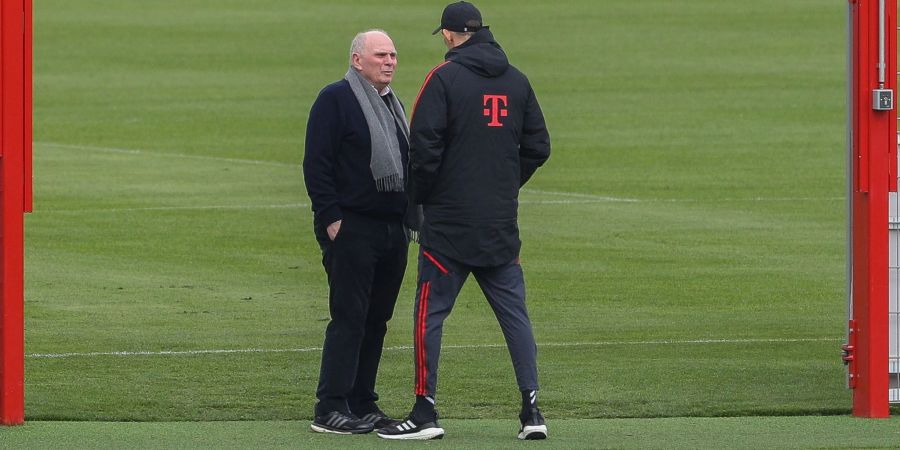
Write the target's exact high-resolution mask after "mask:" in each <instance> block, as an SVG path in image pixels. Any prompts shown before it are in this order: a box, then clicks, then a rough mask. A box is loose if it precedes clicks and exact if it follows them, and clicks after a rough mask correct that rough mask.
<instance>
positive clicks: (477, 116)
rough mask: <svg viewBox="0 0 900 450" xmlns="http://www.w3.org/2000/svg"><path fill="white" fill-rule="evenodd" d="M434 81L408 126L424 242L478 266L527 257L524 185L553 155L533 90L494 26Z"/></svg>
mask: <svg viewBox="0 0 900 450" xmlns="http://www.w3.org/2000/svg"><path fill="white" fill-rule="evenodd" d="M445 59H446V61H445V62H444V63H442V64H441V65H439V66H437V67H436V68H434V69H433V70H432V71H431V72H430V73H429V74H428V76H427V77H426V79H425V83H424V84H423V86H422V89H421V91H420V92H419V96H418V97H417V99H416V104H415V106H414V110H413V115H412V122H411V124H410V150H409V160H410V183H411V185H410V187H409V191H410V193H411V195H412V200H413V201H414V202H415V203H416V204H421V205H423V211H424V223H423V224H422V230H421V237H420V239H421V243H422V245H423V246H425V247H428V248H432V249H434V250H436V251H438V252H439V253H442V254H443V255H445V256H447V257H450V258H452V259H455V260H457V261H460V262H462V263H465V264H467V265H470V266H476V267H492V266H498V265H502V264H506V263H509V262H511V261H513V260H514V259H516V258H517V257H518V255H519V249H520V247H521V242H520V240H519V227H518V221H517V216H518V203H519V201H518V197H519V188H521V187H522V185H524V184H525V182H526V181H528V179H529V178H530V177H531V175H532V174H533V173H534V172H535V171H536V170H537V168H538V167H540V166H541V165H542V164H543V163H544V161H546V160H547V158H549V157H550V135H549V133H548V132H547V127H546V125H545V123H544V116H543V113H542V112H541V108H540V106H539V105H538V102H537V98H535V95H534V91H533V90H532V89H531V84H530V83H529V82H528V79H527V78H526V77H525V75H524V74H522V73H521V72H519V70H518V69H516V68H515V67H513V66H512V65H510V64H509V60H508V59H507V57H506V54H505V53H504V52H503V50H502V49H501V48H500V45H499V44H497V42H495V41H494V37H493V35H492V34H491V32H490V31H489V30H487V29H482V30H480V31H478V32H476V33H475V34H474V35H473V36H472V37H471V38H469V40H468V41H466V42H465V43H464V44H462V45H460V46H458V47H456V48H454V49H452V50H450V51H449V52H448V53H447V55H446V57H445Z"/></svg>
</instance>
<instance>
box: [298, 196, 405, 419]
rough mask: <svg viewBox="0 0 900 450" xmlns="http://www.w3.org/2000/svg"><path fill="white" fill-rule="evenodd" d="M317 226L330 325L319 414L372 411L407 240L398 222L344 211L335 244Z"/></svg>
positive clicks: (319, 397)
mask: <svg viewBox="0 0 900 450" xmlns="http://www.w3.org/2000/svg"><path fill="white" fill-rule="evenodd" d="M325 226H327V224H316V225H315V229H316V238H317V240H318V241H319V245H320V246H321V247H322V265H324V266H325V273H326V274H327V275H328V287H329V290H330V292H329V297H328V304H329V309H330V311H331V321H330V322H328V326H327V328H326V329H325V344H324V345H323V348H322V365H321V369H320V372H319V387H318V389H317V390H316V397H317V398H318V399H319V402H318V404H317V405H316V414H317V415H323V414H326V413H328V412H329V411H335V410H336V411H342V412H344V413H348V412H352V413H354V414H357V415H363V414H367V413H369V412H372V411H373V410H374V409H375V408H376V406H375V402H376V401H377V400H378V394H377V393H376V392H375V379H376V377H377V375H378V364H379V362H380V361H381V352H382V347H383V345H384V336H385V334H386V333H387V322H388V320H390V318H391V316H392V315H393V314H394V304H395V303H396V302H397V294H398V293H399V291H400V284H401V283H402V282H403V274H404V272H405V271H406V259H407V250H408V247H409V241H408V239H407V236H406V233H405V231H404V229H403V225H402V223H401V221H400V220H396V221H385V220H380V219H375V218H371V217H367V216H362V215H358V214H352V213H346V212H345V213H344V218H343V221H342V223H341V229H340V231H339V232H338V234H337V236H336V237H335V240H334V241H331V240H330V239H329V238H328V235H327V233H326V232H325Z"/></svg>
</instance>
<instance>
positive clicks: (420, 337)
mask: <svg viewBox="0 0 900 450" xmlns="http://www.w3.org/2000/svg"><path fill="white" fill-rule="evenodd" d="M430 288H431V283H430V282H428V281H426V282H424V283H422V289H421V292H419V315H418V317H417V319H418V321H417V323H416V344H417V345H416V347H417V348H416V363H417V364H416V395H427V392H426V390H427V387H426V383H425V382H426V380H427V377H428V368H427V366H426V365H425V317H426V316H427V313H428V291H429V290H430Z"/></svg>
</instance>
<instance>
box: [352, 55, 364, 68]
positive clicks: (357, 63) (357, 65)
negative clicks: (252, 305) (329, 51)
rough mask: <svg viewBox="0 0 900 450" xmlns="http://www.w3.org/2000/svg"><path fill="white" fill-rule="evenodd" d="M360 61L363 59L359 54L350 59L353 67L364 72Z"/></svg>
mask: <svg viewBox="0 0 900 450" xmlns="http://www.w3.org/2000/svg"><path fill="white" fill-rule="evenodd" d="M360 59H361V58H360V56H359V53H354V54H353V56H352V57H351V58H350V65H352V66H353V68H355V69H356V70H362V63H361V62H360Z"/></svg>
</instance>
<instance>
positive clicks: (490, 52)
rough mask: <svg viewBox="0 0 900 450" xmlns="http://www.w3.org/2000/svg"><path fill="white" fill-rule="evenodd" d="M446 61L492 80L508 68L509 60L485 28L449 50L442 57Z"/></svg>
mask: <svg viewBox="0 0 900 450" xmlns="http://www.w3.org/2000/svg"><path fill="white" fill-rule="evenodd" d="M444 59H445V60H447V61H453V62H455V63H458V64H462V65H463V66H465V67H466V68H467V69H469V70H471V71H473V72H475V73H477V74H478V75H481V76H484V77H489V78H494V77H498V76H500V75H503V74H504V73H505V72H506V69H508V68H509V59H508V58H507V57H506V53H504V52H503V49H502V48H500V44H498V43H497V41H495V40H494V35H493V34H492V33H491V31H490V30H488V29H487V28H482V29H481V30H478V31H476V32H475V34H474V35H472V37H470V38H469V40H468V41H466V42H464V43H463V44H462V45H460V46H458V47H454V48H452V49H450V51H449V52H447V54H446V55H445V56H444Z"/></svg>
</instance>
